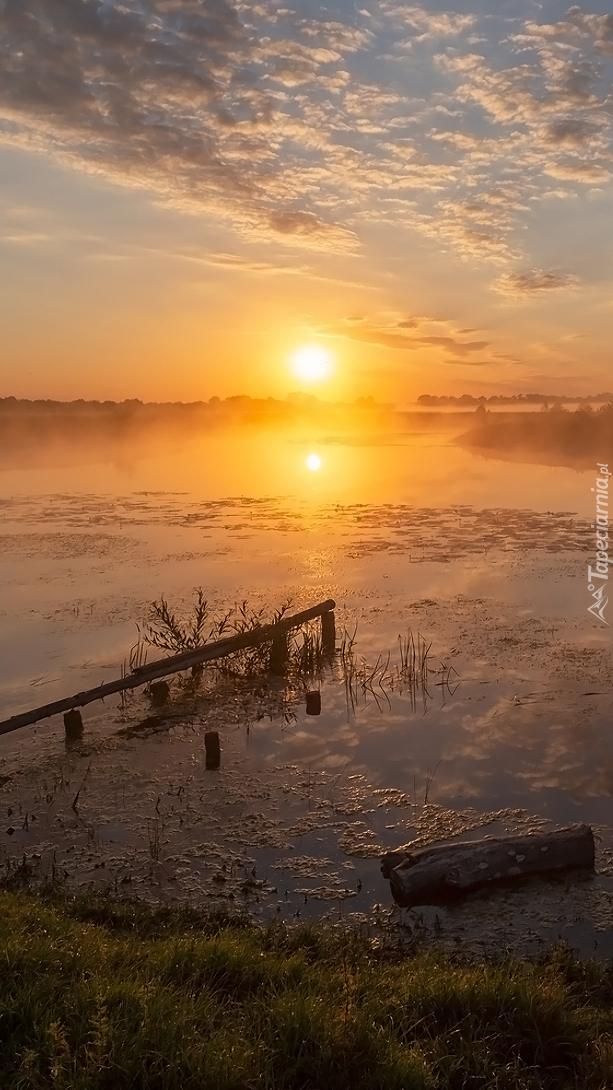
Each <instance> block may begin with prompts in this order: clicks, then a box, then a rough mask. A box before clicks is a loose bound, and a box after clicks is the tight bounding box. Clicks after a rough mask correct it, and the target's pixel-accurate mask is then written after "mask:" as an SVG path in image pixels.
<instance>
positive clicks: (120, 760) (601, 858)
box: [0, 421, 613, 956]
mask: <svg viewBox="0 0 613 1090" xmlns="http://www.w3.org/2000/svg"><path fill="white" fill-rule="evenodd" d="M405 429H406V421H405V424H404V426H403V427H401V426H400V424H399V426H398V430H391V431H388V432H387V433H381V434H375V433H368V434H359V433H356V434H351V433H347V432H343V433H341V434H338V435H335V434H321V433H320V432H318V430H317V429H316V428H313V429H311V430H309V428H307V427H304V428H302V429H295V430H293V431H291V430H289V429H287V430H285V431H281V430H272V429H271V430H266V429H248V428H242V429H239V428H237V429H228V430H227V431H218V432H216V433H215V434H211V435H204V436H198V435H193V434H189V435H188V434H186V435H185V437H184V439H183V440H178V439H177V438H176V437H175V438H174V439H173V441H172V442H170V441H168V440H166V441H164V440H162V439H160V440H159V442H151V444H150V445H147V446H143V445H140V446H139V447H136V446H133V447H131V446H130V445H129V444H122V446H121V447H118V448H117V449H111V448H109V449H105V450H104V451H102V452H98V453H96V452H95V451H94V452H93V453H92V452H91V451H90V452H89V453H87V455H86V454H85V452H84V451H79V449H77V448H75V447H74V446H73V447H72V448H70V449H66V450H63V451H58V450H55V449H54V450H53V451H52V452H49V454H48V456H46V455H45V453H44V451H43V454H42V455H40V453H39V455H37V456H36V457H33V458H32V459H30V460H29V462H26V463H25V464H24V468H8V469H4V470H2V471H0V504H1V509H2V514H3V525H2V529H1V531H0V559H1V564H2V576H3V579H2V585H3V593H2V602H1V603H0V639H1V652H2V653H1V655H0V718H2V719H5V718H7V717H9V716H10V715H13V714H16V713H18V712H20V711H24V710H27V709H28V708H30V707H35V706H37V705H42V704H45V703H48V702H49V701H51V700H54V699H57V698H59V697H62V696H67V695H70V694H72V693H76V692H79V691H81V690H83V689H86V688H89V687H93V686H95V685H97V684H99V683H100V682H101V681H108V680H112V679H114V678H116V677H119V676H120V675H121V671H122V669H124V670H125V669H129V666H128V662H129V655H130V649H131V647H132V646H133V645H134V644H135V642H136V640H137V635H138V632H137V627H136V626H137V624H139V625H140V626H141V629H142V626H143V624H144V623H146V621H147V618H148V616H149V614H150V608H151V603H152V602H153V601H154V600H159V599H160V596H161V595H164V596H165V598H166V599H167V601H168V602H169V605H170V606H171V607H172V608H173V609H175V610H176V612H177V614H178V615H182V614H183V613H187V612H189V610H190V609H191V606H192V603H193V601H194V588H196V587H202V588H203V591H204V593H205V597H206V598H207V600H208V602H209V604H210V608H211V610H212V612H213V613H219V614H221V613H222V612H224V611H225V610H226V609H228V608H233V607H235V606H237V605H238V604H240V603H241V602H243V601H246V602H247V603H248V605H249V606H250V607H251V608H253V609H263V610H264V614H263V616H264V617H265V618H266V619H268V618H269V617H272V614H273V612H274V610H275V609H277V608H278V607H279V606H281V605H282V604H283V603H285V602H288V601H291V603H292V604H291V612H295V611H297V610H300V609H302V608H305V607H307V606H309V605H311V604H313V603H316V602H320V601H323V600H324V599H326V598H333V599H334V600H335V602H336V626H337V644H338V646H340V645H341V643H342V640H343V634H344V633H345V632H346V633H347V634H348V636H354V644H353V647H354V656H355V665H356V677H355V685H354V688H353V689H351V691H349V690H348V687H347V684H346V677H344V676H343V670H342V664H341V663H340V661H339V658H338V656H337V659H336V661H335V662H334V663H332V664H330V665H328V666H327V667H325V669H324V670H323V672H322V674H321V676H320V677H316V678H314V679H313V680H312V681H311V682H310V683H309V684H310V685H311V686H312V688H314V689H319V690H320V692H321V701H322V710H321V715H319V716H312V715H307V714H306V707H305V694H304V691H303V689H301V688H300V686H296V685H291V684H285V683H284V682H283V681H282V680H281V679H277V680H274V679H273V680H270V681H268V682H262V683H260V682H257V683H256V682H249V683H248V682H246V681H244V680H242V679H240V678H239V679H235V680H234V681H232V680H231V679H227V678H226V679H225V680H220V679H219V678H215V677H214V676H213V675H212V674H211V675H210V676H209V675H208V674H207V675H206V676H205V678H204V680H203V682H202V685H201V688H200V689H198V687H197V686H195V685H194V684H193V683H191V682H190V681H189V680H187V681H185V679H184V680H183V681H180V679H175V680H174V681H173V684H172V691H171V696H170V700H169V702H168V704H167V705H165V706H164V707H163V708H161V709H160V708H153V707H152V702H151V699H150V698H149V697H148V696H147V695H146V693H145V692H143V691H142V690H136V691H135V692H134V694H133V695H130V696H127V697H125V698H123V699H121V698H120V697H113V698H110V699H108V700H107V701H106V702H105V703H100V702H98V703H95V704H91V705H88V706H87V707H86V708H84V709H83V718H84V722H85V732H84V735H83V739H82V742H81V743H80V744H79V745H77V746H75V747H71V748H68V749H67V748H66V745H65V742H64V726H63V722H62V718H61V716H56V717H54V718H52V719H49V720H44V721H42V722H40V723H38V724H36V725H35V726H31V727H27V728H24V729H22V730H19V731H16V732H14V733H11V734H7V735H5V736H3V737H0V785H1V786H0V806H1V807H2V810H1V813H2V824H1V825H0V867H1V868H3V870H4V871H5V872H9V873H13V874H15V873H17V874H18V875H21V877H22V878H23V879H24V881H25V880H29V881H31V882H36V881H37V880H39V879H40V878H42V877H44V876H45V875H48V874H50V873H51V871H52V868H55V873H57V874H58V875H59V876H61V877H63V878H65V880H66V881H67V882H68V883H69V885H73V886H79V885H88V884H92V885H95V886H96V887H97V888H101V889H109V890H112V891H113V892H115V891H117V892H120V893H123V894H125V895H130V896H140V897H143V898H146V899H148V900H150V901H159V900H175V899H181V900H186V901H190V902H191V903H197V904H202V903H205V904H211V905H212V904H218V903H222V902H231V903H233V904H234V905H236V906H245V907H246V908H247V910H248V911H250V912H251V913H253V915H254V916H256V917H258V918H261V919H265V918H270V917H271V916H276V917H278V918H281V919H284V920H288V921H292V920H298V919H300V920H302V919H305V918H311V917H315V916H316V917H321V918H323V919H326V920H330V921H338V920H341V919H342V920H346V919H352V920H355V921H356V922H361V923H363V925H364V927H365V928H369V929H372V933H373V934H376V932H377V928H381V927H387V928H395V929H396V930H397V931H398V933H399V934H400V933H401V934H404V935H409V936H413V937H415V936H423V937H424V938H431V937H434V938H436V940H437V941H440V942H443V943H445V944H446V945H449V946H452V947H453V946H454V945H457V944H458V943H461V944H462V946H463V948H474V949H476V950H479V951H481V952H490V951H494V950H499V949H515V950H518V951H524V950H526V951H528V950H531V949H538V948H539V947H540V946H542V945H543V944H544V943H548V942H550V941H552V940H555V939H557V938H558V937H561V938H563V939H565V940H566V941H568V942H569V943H570V945H571V946H573V947H575V948H576V949H578V950H579V951H580V952H581V953H582V954H592V953H596V954H597V955H598V956H611V954H613V938H612V928H613V807H612V803H611V795H612V791H613V742H612V732H611V704H612V696H613V658H612V655H611V639H610V629H609V628H608V627H607V626H605V625H603V624H602V623H600V622H599V621H598V620H597V619H596V618H594V617H593V616H591V615H590V614H589V613H588V612H587V606H588V605H589V604H590V601H591V599H590V597H589V593H588V590H587V578H586V573H587V563H588V559H593V553H592V552H591V549H592V540H593V531H591V529H590V526H591V522H592V521H593V520H594V494H593V492H592V491H591V489H593V487H594V485H595V478H596V471H595V470H596V467H594V472H591V471H587V472H576V471H575V470H572V469H567V468H563V467H551V466H546V465H528V464H519V463H516V462H505V461H502V460H496V459H487V458H483V457H476V456H474V455H472V454H471V453H470V452H469V451H467V450H465V449H462V448H461V447H458V446H456V445H455V444H454V442H453V438H454V432H453V431H452V430H445V429H443V428H439V429H438V430H433V429H432V428H431V427H430V426H424V428H422V429H420V428H419V426H417V427H414V428H413V429H412V430H405ZM456 432H457V428H456ZM312 454H316V455H317V456H318V457H319V459H320V461H321V465H320V468H319V469H317V470H315V471H312V470H310V469H308V468H307V464H306V461H307V458H308V457H309V455H312ZM356 626H357V627H356ZM409 631H410V632H411V633H412V635H413V638H414V640H416V641H417V640H418V639H419V638H422V639H423V640H424V641H425V645H426V646H427V647H429V654H428V663H427V665H428V673H427V679H426V682H425V684H423V685H420V686H418V687H417V689H415V688H414V689H413V690H411V687H410V686H409V687H407V686H406V684H405V685H404V686H403V684H402V678H401V676H400V674H399V673H398V669H399V666H400V654H401V652H400V644H399V636H400V637H401V638H406V637H407V634H408V633H409ZM346 640H347V637H345V645H347V644H346ZM388 653H389V658H388ZM160 654H161V652H159V651H156V649H155V648H153V649H151V652H150V655H149V657H150V658H152V657H158V656H159V655H160ZM377 663H379V675H378V676H379V680H380V681H381V684H379V683H378V682H377V675H375V680H374V681H373V682H371V684H370V686H369V685H368V684H366V682H365V678H366V677H367V675H368V674H369V673H372V669H373V668H375V667H376V666H377ZM385 664H387V675H386V677H385V678H382V674H381V671H382V669H383V666H384V665H385ZM394 671H396V672H395V673H394ZM394 678H395V680H394ZM360 679H361V680H360ZM207 730H217V731H218V732H219V736H220V742H221V764H220V767H219V769H216V770H215V769H207V768H206V767H205V758H204V744H203V735H204V732H205V731H207ZM77 792H78V797H77V801H76V803H75V801H74V800H75V796H77ZM579 821H581V822H589V823H590V824H591V825H592V828H593V830H594V833H595V835H596V838H597V867H596V870H597V874H596V876H595V877H594V878H593V879H592V880H590V881H575V880H571V879H568V878H560V879H558V880H556V881H541V880H538V879H532V880H530V881H527V882H525V883H524V884H523V885H521V886H520V887H518V888H517V889H516V890H513V891H509V890H497V891H490V892H488V893H487V894H479V895H473V896H471V897H470V898H467V899H466V900H465V901H464V902H461V903H459V904H457V905H454V906H451V907H433V906H429V907H426V908H420V909H412V910H411V909H401V908H399V907H398V906H396V905H395V904H394V903H393V901H392V898H391V895H390V888H389V882H387V881H384V880H383V878H382V875H381V873H380V870H379V867H380V856H381V854H382V853H383V852H384V851H387V850H390V849H391V848H396V847H398V846H400V845H402V844H405V843H407V842H408V841H410V840H413V839H416V838H421V841H422V842H425V843H429V842H434V841H436V840H440V839H443V838H446V837H449V836H456V835H459V834H463V836H464V838H478V837H481V836H484V835H496V834H499V833H501V832H504V831H509V832H513V831H529V830H535V829H548V828H553V827H555V826H559V825H563V824H569V823H571V822H579Z"/></svg>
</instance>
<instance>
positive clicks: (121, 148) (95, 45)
mask: <svg viewBox="0 0 613 1090" xmlns="http://www.w3.org/2000/svg"><path fill="white" fill-rule="evenodd" d="M306 29H309V28H306ZM314 29H315V28H314V27H311V28H310V30H311V31H313V30H314ZM320 31H321V33H322V34H324V33H325V27H323V26H322V27H321V28H320ZM328 32H329V41H328V44H327V45H320V44H319V43H315V44H312V45H306V44H304V43H301V42H298V41H293V40H288V39H286V38H284V37H281V38H278V39H274V40H273V39H271V38H270V37H267V36H266V35H261V34H260V35H258V36H257V37H254V36H253V35H251V34H250V33H249V30H248V26H247V23H246V21H243V20H241V17H240V15H239V13H238V11H237V10H236V9H235V8H234V7H232V5H231V4H230V3H228V2H227V0H197V2H196V0H126V2H125V3H123V4H116V3H103V2H101V0H79V2H76V0H75V2H73V3H70V2H62V3H59V2H58V3H54V4H51V5H50V4H48V3H47V2H46V0H32V2H31V3H28V5H27V6H26V7H24V5H23V4H22V3H21V2H20V0H2V3H0V140H2V141H4V142H6V143H13V144H16V145H18V146H21V147H28V148H31V149H33V150H38V151H46V152H51V153H52V154H54V155H55V156H56V157H57V158H59V159H61V160H63V161H64V162H68V163H70V164H72V165H76V166H78V167H81V168H84V169H86V170H90V171H95V172H101V173H105V174H107V175H108V176H110V177H111V178H113V179H115V180H122V181H124V182H126V183H127V184H132V185H142V186H146V187H149V188H150V189H151V190H153V191H156V192H158V193H161V194H162V195H163V196H164V197H166V198H167V199H169V200H171V201H174V202H175V203H176V202H183V203H184V205H185V206H186V207H187V206H191V207H193V208H198V207H200V208H202V207H206V208H209V209H212V210H214V211H217V212H220V213H221V214H226V215H230V216H231V218H233V220H234V221H235V222H236V223H237V224H238V225H239V226H240V227H241V228H242V230H243V231H247V232H248V231H250V230H253V231H255V232H256V233H259V234H260V235H261V234H262V233H266V232H268V234H269V235H272V236H274V235H276V236H277V237H278V238H279V239H285V240H287V241H288V242H290V243H291V244H292V245H296V244H299V245H308V246H313V247H316V248H317V247H319V248H321V247H324V248H325V247H326V246H330V245H333V246H334V247H335V248H345V249H347V248H351V247H352V246H353V245H354V238H353V235H352V233H351V231H350V230H349V229H348V228H347V227H346V226H343V225H342V224H337V223H330V222H327V220H326V215H325V212H323V210H319V209H313V208H309V207H308V206H307V207H304V206H303V207H301V206H300V205H301V200H302V194H303V189H302V187H301V168H302V167H304V168H305V169H309V167H310V166H311V164H310V163H307V162H306V158H307V156H309V154H310V146H311V145H312V143H313V139H312V137H316V136H317V132H316V130H313V131H312V133H311V139H309V126H308V124H306V123H305V122H304V121H302V123H301V124H300V123H299V124H298V125H296V118H295V116H294V113H295V111H294V110H293V108H290V107H289V106H288V105H287V104H286V103H285V102H284V100H283V98H282V97H281V98H280V97H279V92H278V90H276V89H275V87H278V86H279V85H282V86H284V87H285V86H288V87H294V86H298V85H300V84H302V83H306V84H309V85H311V84H313V85H314V86H317V80H318V78H319V77H320V76H321V77H322V78H323V76H324V75H325V73H326V71H327V70H328V69H330V67H331V66H332V67H338V62H339V60H340V58H341V52H339V48H330V42H331V41H332V39H333V40H334V43H338V44H339V47H342V48H343V49H346V50H355V49H357V48H360V46H361V44H362V43H363V42H365V41H366V40H367V38H368V35H360V34H358V33H357V31H355V30H354V29H352V28H347V33H346V35H345V36H344V38H343V27H342V24H340V23H339V24H334V25H333V26H331V27H329V28H328ZM330 74H331V75H333V73H332V72H331V73H330ZM292 125H293V126H294V131H293V133H292V132H291V127H292ZM285 127H287V129H288V131H289V132H290V139H292V138H293V140H294V142H295V144H298V139H297V137H298V136H301V137H303V138H304V142H303V148H302V151H301V154H300V156H299V159H300V160H301V161H299V162H294V163H290V162H289V161H288V160H287V159H286V158H285V156H284V155H283V154H282V145H283V143H284V141H285V135H284V128H285ZM298 130H299V131H298ZM325 142H326V138H324V140H323V143H324V144H325ZM307 204H308V202H307ZM296 205H297V207H296Z"/></svg>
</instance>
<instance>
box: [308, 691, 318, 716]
mask: <svg viewBox="0 0 613 1090" xmlns="http://www.w3.org/2000/svg"><path fill="white" fill-rule="evenodd" d="M306 713H307V715H320V714H321V693H319V692H312V693H307V694H306Z"/></svg>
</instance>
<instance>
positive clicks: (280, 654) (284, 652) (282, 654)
mask: <svg viewBox="0 0 613 1090" xmlns="http://www.w3.org/2000/svg"><path fill="white" fill-rule="evenodd" d="M287 656H288V646H287V633H286V632H282V633H281V634H280V635H278V636H275V638H274V640H273V641H272V643H271V645H270V672H271V674H276V675H277V677H284V676H285V671H286V670H287Z"/></svg>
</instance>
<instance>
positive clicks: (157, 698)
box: [149, 681, 170, 707]
mask: <svg viewBox="0 0 613 1090" xmlns="http://www.w3.org/2000/svg"><path fill="white" fill-rule="evenodd" d="M149 695H150V697H151V701H152V703H153V704H155V705H156V707H160V706H161V705H162V704H165V703H166V701H167V700H168V697H169V695H170V686H169V684H168V682H167V681H154V682H152V683H151V685H150V686H149Z"/></svg>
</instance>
